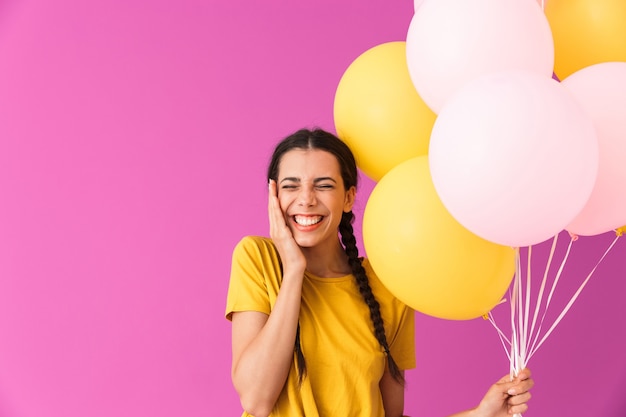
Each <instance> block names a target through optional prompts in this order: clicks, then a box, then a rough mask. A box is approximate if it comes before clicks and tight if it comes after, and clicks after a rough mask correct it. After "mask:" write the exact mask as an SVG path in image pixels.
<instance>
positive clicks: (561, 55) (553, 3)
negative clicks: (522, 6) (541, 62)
mask: <svg viewBox="0 0 626 417" xmlns="http://www.w3.org/2000/svg"><path fill="white" fill-rule="evenodd" d="M545 14H546V17H547V19H548V22H549V23H550V27H551V29H552V34H553V37H554V58H555V60H554V72H555V73H556V75H557V76H558V77H559V79H561V80H562V79H564V78H566V77H568V76H570V75H571V74H573V73H574V72H576V71H578V70H581V69H583V68H585V67H588V66H591V65H595V64H599V63H602V62H624V61H626V2H624V1H623V0H548V1H547V2H546V4H545Z"/></svg>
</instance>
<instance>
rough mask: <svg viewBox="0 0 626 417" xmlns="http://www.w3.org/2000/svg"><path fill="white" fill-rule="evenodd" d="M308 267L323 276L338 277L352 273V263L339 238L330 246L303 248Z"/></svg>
mask: <svg viewBox="0 0 626 417" xmlns="http://www.w3.org/2000/svg"><path fill="white" fill-rule="evenodd" d="M302 253H303V254H304V257H305V258H306V269H307V271H309V272H311V273H312V274H313V275H315V276H318V277H322V278H336V277H342V276H345V275H348V274H350V273H351V272H352V271H351V270H350V264H349V262H348V256H347V255H346V252H345V250H344V249H343V246H341V243H339V239H337V241H336V242H334V244H333V245H332V246H330V247H324V248H322V247H319V246H316V247H312V248H302Z"/></svg>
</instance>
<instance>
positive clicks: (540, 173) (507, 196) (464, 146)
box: [429, 71, 598, 246]
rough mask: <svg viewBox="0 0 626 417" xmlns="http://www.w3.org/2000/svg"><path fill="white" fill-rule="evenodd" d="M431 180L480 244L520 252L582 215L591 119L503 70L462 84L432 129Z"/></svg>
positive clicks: (527, 78) (558, 90) (588, 186)
mask: <svg viewBox="0 0 626 417" xmlns="http://www.w3.org/2000/svg"><path fill="white" fill-rule="evenodd" d="M429 160H430V164H431V172H432V176H433V183H434V184H435V188H436V190H437V193H438V194H439V196H440V198H441V200H442V202H443V203H444V205H445V206H446V208H447V209H448V211H450V213H451V214H452V215H453V216H454V217H455V218H456V219H457V220H458V221H459V223H461V224H462V225H464V226H465V227H466V228H467V229H468V230H470V231H472V232H474V233H475V234H477V235H478V236H481V237H483V238H484V239H486V240H490V241H492V242H496V243H500V244H503V245H509V246H528V245H533V244H535V243H539V242H543V241H544V240H546V239H548V238H550V237H552V236H554V235H555V234H557V233H559V232H560V231H562V230H563V229H564V228H565V226H567V225H568V224H569V223H570V222H571V221H572V219H573V218H574V217H575V216H576V215H577V214H578V213H579V212H580V210H581V209H582V208H583V206H584V204H585V203H586V201H587V199H588V198H589V195H590V194H591V190H592V188H593V185H594V182H595V179H596V174H597V170H598V141H597V138H596V134H595V131H594V128H593V124H592V122H591V120H590V118H589V117H588V116H587V115H586V113H585V112H584V111H583V109H582V108H581V107H580V105H579V104H578V103H577V102H576V100H574V99H573V97H572V96H571V95H570V94H569V92H568V91H567V90H566V89H565V88H564V87H563V86H561V85H560V84H559V83H558V82H556V81H554V80H553V79H551V78H549V77H544V76H540V75H537V74H535V73H532V72H528V71H505V72H499V73H492V74H488V75H485V76H483V77H480V78H478V79H476V80H474V81H472V82H471V83H469V84H467V85H466V86H465V87H463V88H462V89H461V90H460V91H459V92H458V93H457V94H456V95H455V96H453V97H452V98H451V99H450V100H449V101H448V102H447V103H446V106H445V107H444V108H443V109H442V111H441V113H440V114H439V116H438V118H437V120H436V121H435V125H434V127H433V131H432V135H431V139H430V148H429Z"/></svg>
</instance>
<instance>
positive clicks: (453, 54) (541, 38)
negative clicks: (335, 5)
mask: <svg viewBox="0 0 626 417" xmlns="http://www.w3.org/2000/svg"><path fill="white" fill-rule="evenodd" d="M406 47H407V64H408V67H409V73H410V75H411V79H412V81H413V84H414V85H415V88H416V90H417V92H418V93H419V95H420V97H421V98H422V99H423V100H424V102H425V103H426V104H427V105H428V106H429V107H430V108H431V109H432V110H433V111H434V112H435V113H439V111H440V110H441V108H442V106H443V104H444V103H445V101H446V100H447V99H449V98H450V97H451V96H452V94H454V92H456V91H457V90H458V89H459V88H460V87H462V86H463V85H464V84H465V83H467V82H468V81H471V80H473V79H474V78H476V77H478V76H481V75H484V74H486V73H489V72H493V71H500V70H510V69H521V70H529V71H536V72H537V73H539V74H544V75H546V76H548V77H549V76H551V75H552V69H553V66H554V46H553V40H552V32H551V30H550V26H549V24H548V21H547V19H546V17H545V15H544V14H543V11H542V10H541V7H540V6H539V5H538V4H537V3H536V2H534V1H528V0H436V1H424V2H423V3H422V4H420V5H419V8H417V7H416V9H415V14H414V15H413V19H412V20H411V24H410V26H409V30H408V33H407V39H406Z"/></svg>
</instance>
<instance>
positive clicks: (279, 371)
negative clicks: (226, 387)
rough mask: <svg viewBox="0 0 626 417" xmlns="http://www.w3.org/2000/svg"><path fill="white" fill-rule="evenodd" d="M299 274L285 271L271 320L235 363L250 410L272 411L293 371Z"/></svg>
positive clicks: (238, 386) (239, 385) (237, 379)
mask: <svg viewBox="0 0 626 417" xmlns="http://www.w3.org/2000/svg"><path fill="white" fill-rule="evenodd" d="M298 274H300V275H301V273H294V275H295V276H293V277H292V276H290V274H289V273H286V274H285V276H284V277H283V284H282V286H281V289H280V292H279V293H278V295H277V298H276V302H275V304H274V307H273V309H272V312H271V314H270V315H269V317H268V318H267V321H266V322H265V324H264V325H263V327H262V328H261V329H260V331H259V332H258V334H257V335H256V336H255V337H254V338H253V339H252V340H251V341H250V342H249V343H248V345H247V346H245V347H244V348H243V351H242V352H241V354H240V355H239V358H238V360H237V362H236V363H234V364H233V373H232V378H233V384H234V386H235V388H236V389H237V392H238V393H239V397H240V399H241V402H242V405H243V406H244V408H245V409H246V410H247V411H248V412H250V411H251V410H258V411H256V413H257V414H259V415H261V414H264V413H265V410H267V412H269V410H271V408H272V407H273V405H274V403H275V402H276V400H277V399H278V396H279V395H280V391H281V390H282V387H283V386H284V384H285V381H286V379H287V376H288V374H289V370H290V368H291V364H292V361H293V352H294V343H295V337H296V329H297V326H298V316H299V313H300V300H301V290H302V277H301V276H297V275H298Z"/></svg>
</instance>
